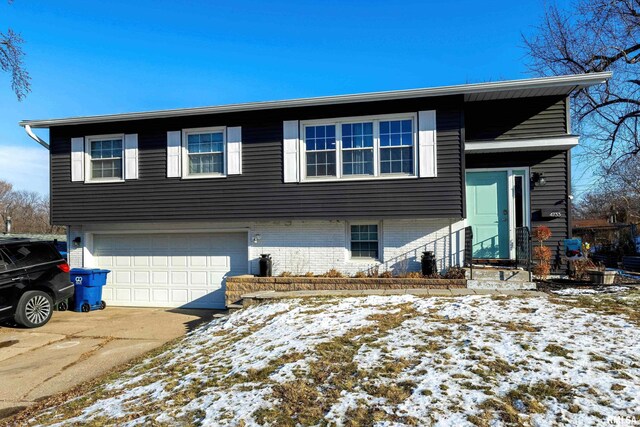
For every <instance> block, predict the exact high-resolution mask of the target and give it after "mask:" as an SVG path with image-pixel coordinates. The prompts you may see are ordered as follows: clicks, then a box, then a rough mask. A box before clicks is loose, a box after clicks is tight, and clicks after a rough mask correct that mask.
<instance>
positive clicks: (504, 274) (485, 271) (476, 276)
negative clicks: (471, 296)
mask: <svg viewBox="0 0 640 427" xmlns="http://www.w3.org/2000/svg"><path fill="white" fill-rule="evenodd" d="M466 275H467V279H473V280H496V281H505V282H528V281H529V280H531V279H530V277H529V272H528V271H525V270H514V269H495V268H474V269H473V272H472V271H471V269H466ZM471 275H473V277H471Z"/></svg>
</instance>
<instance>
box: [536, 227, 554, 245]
mask: <svg viewBox="0 0 640 427" xmlns="http://www.w3.org/2000/svg"><path fill="white" fill-rule="evenodd" d="M549 237H551V229H550V228H549V227H547V226H546V225H540V226H538V227H536V228H535V229H534V230H533V238H534V239H536V240H537V241H538V242H544V241H545V240H549Z"/></svg>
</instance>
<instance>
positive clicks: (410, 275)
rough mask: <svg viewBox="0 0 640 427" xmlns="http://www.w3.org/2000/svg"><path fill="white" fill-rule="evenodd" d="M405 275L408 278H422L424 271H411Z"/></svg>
mask: <svg viewBox="0 0 640 427" xmlns="http://www.w3.org/2000/svg"><path fill="white" fill-rule="evenodd" d="M404 277H406V278H407V279H422V273H420V272H419V271H410V272H409V273H407V274H405V275H404Z"/></svg>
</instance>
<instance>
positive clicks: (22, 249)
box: [5, 243, 60, 267]
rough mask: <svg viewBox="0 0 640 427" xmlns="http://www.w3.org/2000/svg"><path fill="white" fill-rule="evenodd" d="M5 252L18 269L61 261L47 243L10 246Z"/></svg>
mask: <svg viewBox="0 0 640 427" xmlns="http://www.w3.org/2000/svg"><path fill="white" fill-rule="evenodd" d="M5 250H6V251H7V254H8V255H9V258H11V261H13V263H14V264H15V265H16V266H17V267H29V266H31V265H36V264H43V263H45V262H50V261H56V260H58V259H60V257H59V256H58V254H57V252H56V251H55V250H54V249H53V248H52V247H51V246H50V245H49V244H47V243H26V244H23V245H20V244H18V245H9V246H7V248H6V249H5Z"/></svg>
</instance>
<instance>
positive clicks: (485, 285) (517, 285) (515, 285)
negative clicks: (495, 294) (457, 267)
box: [467, 272, 537, 291]
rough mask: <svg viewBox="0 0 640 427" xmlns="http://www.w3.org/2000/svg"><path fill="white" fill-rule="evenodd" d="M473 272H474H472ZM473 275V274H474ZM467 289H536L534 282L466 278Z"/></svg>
mask: <svg viewBox="0 0 640 427" xmlns="http://www.w3.org/2000/svg"><path fill="white" fill-rule="evenodd" d="M474 273H475V272H474ZM525 273H526V272H525ZM474 276H475V274H474ZM467 288H468V289H492V290H511V291H522V290H535V289H537V286H536V282H528V281H519V280H518V281H506V280H487V279H482V280H476V279H473V280H467Z"/></svg>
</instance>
